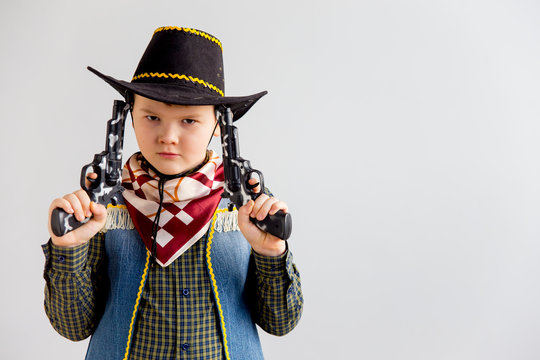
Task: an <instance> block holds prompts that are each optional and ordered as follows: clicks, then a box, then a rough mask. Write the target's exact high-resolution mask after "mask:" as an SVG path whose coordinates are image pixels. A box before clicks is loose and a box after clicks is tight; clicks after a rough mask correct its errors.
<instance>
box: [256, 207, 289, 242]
mask: <svg viewBox="0 0 540 360" xmlns="http://www.w3.org/2000/svg"><path fill="white" fill-rule="evenodd" d="M249 219H250V220H251V221H252V222H253V223H254V224H255V225H257V227H258V228H259V229H261V230H262V231H264V232H267V233H270V234H272V235H274V236H277V237H278V238H280V239H282V240H287V239H288V238H289V236H291V231H292V218H291V214H289V213H286V212H283V210H279V211H278V212H277V213H275V214H274V215H270V214H268V215H266V217H265V218H264V219H262V220H257V219H255V218H252V217H250V218H249Z"/></svg>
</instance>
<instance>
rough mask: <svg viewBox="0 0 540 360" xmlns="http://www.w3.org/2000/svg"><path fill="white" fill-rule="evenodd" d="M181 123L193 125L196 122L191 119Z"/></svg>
mask: <svg viewBox="0 0 540 360" xmlns="http://www.w3.org/2000/svg"><path fill="white" fill-rule="evenodd" d="M183 122H184V124H194V123H195V122H196V121H195V120H193V119H184V120H183Z"/></svg>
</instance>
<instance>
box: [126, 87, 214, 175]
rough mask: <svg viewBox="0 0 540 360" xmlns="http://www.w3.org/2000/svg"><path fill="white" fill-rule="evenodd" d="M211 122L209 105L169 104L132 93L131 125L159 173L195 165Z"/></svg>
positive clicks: (203, 147)
mask: <svg viewBox="0 0 540 360" xmlns="http://www.w3.org/2000/svg"><path fill="white" fill-rule="evenodd" d="M215 125H216V116H215V113H214V106H213V105H200V106H199V105H170V104H165V103H162V102H159V101H155V100H151V99H148V98H145V97H142V96H139V95H135V101H134V104H133V127H134V129H135V137H136V138H137V143H138V144H139V149H140V150H141V153H142V154H143V155H144V157H145V158H146V160H148V161H149V162H150V163H151V164H152V165H153V166H154V167H155V168H156V169H157V170H159V171H160V172H161V173H163V174H166V175H175V174H178V173H181V172H184V171H186V170H190V169H192V168H194V167H195V166H197V165H199V164H200V163H201V162H202V161H203V160H204V158H205V156H206V148H207V146H208V142H209V141H210V138H211V136H212V135H213V132H212V131H213V130H214V127H215ZM218 131H219V128H216V131H215V135H216V136H217V134H218Z"/></svg>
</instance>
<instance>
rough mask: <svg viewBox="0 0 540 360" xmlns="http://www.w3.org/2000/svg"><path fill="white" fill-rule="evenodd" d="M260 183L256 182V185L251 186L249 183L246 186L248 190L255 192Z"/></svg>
mask: <svg viewBox="0 0 540 360" xmlns="http://www.w3.org/2000/svg"><path fill="white" fill-rule="evenodd" d="M259 185H260V183H258V182H256V183H255V184H253V185H251V184H250V183H247V184H246V187H247V188H248V190H253V189H255V188H256V187H257V186H259Z"/></svg>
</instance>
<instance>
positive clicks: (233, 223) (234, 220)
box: [214, 210, 240, 232]
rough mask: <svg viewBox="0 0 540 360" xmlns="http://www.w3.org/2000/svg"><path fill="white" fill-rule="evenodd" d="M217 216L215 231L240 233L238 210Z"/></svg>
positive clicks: (220, 213)
mask: <svg viewBox="0 0 540 360" xmlns="http://www.w3.org/2000/svg"><path fill="white" fill-rule="evenodd" d="M216 215H217V218H216V223H215V225H214V229H215V230H216V231H217V232H228V231H240V228H239V227H238V210H233V211H230V212H229V211H225V212H219V213H217V214H216Z"/></svg>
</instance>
